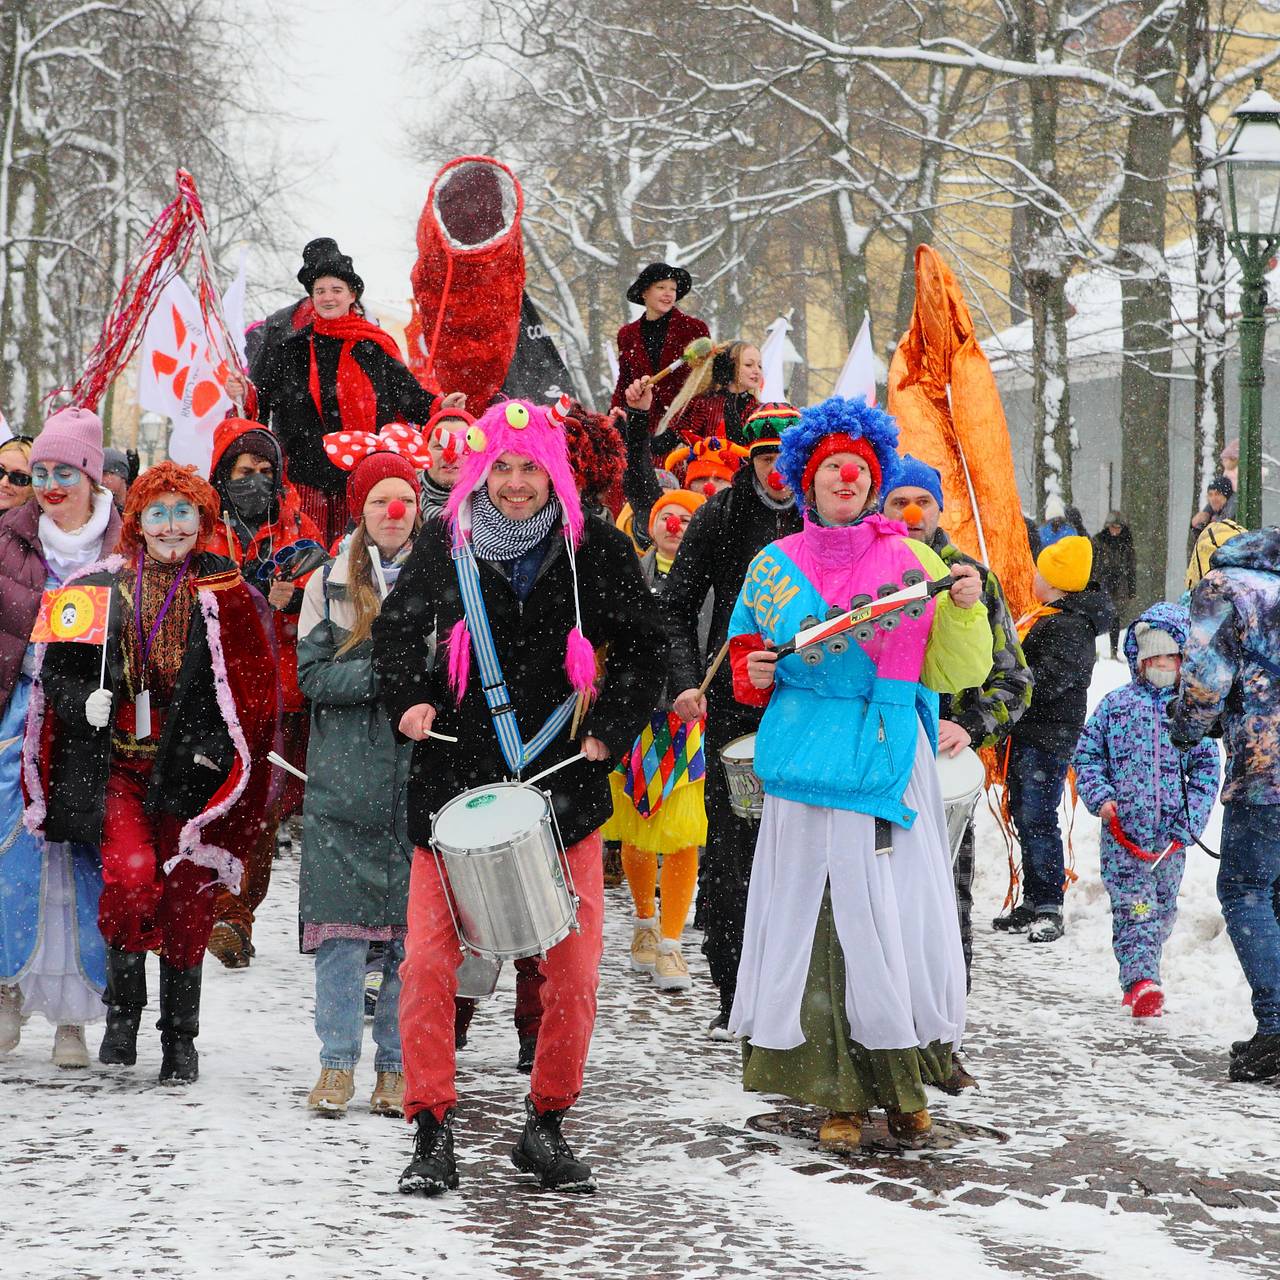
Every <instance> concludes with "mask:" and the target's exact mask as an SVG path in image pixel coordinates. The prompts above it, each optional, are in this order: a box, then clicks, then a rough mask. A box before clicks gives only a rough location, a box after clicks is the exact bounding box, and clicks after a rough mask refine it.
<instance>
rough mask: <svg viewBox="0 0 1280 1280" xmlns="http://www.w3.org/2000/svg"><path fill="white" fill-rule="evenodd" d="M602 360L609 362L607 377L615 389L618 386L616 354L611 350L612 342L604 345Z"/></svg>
mask: <svg viewBox="0 0 1280 1280" xmlns="http://www.w3.org/2000/svg"><path fill="white" fill-rule="evenodd" d="M604 358H605V359H606V360H607V361H608V362H609V377H610V378H611V379H612V380H613V385H614V386H615V387H616V386H617V385H618V353H617V352H616V351H615V350H614V349H613V343H612V342H606V343H605V344H604Z"/></svg>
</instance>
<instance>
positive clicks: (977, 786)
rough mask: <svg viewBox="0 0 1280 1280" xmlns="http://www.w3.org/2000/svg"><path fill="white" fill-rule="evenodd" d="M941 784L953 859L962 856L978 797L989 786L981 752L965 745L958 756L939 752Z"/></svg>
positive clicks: (953, 860)
mask: <svg viewBox="0 0 1280 1280" xmlns="http://www.w3.org/2000/svg"><path fill="white" fill-rule="evenodd" d="M936 763H937V766H938V786H939V787H940V788H941V790H942V807H943V808H944V809H945V810H946V814H947V837H948V839H949V840H950V841H951V861H952V862H953V863H954V862H955V860H956V859H957V858H958V857H959V856H960V843H961V841H962V840H963V839H964V833H965V829H966V828H967V827H968V825H969V823H970V821H971V820H972V818H973V811H974V809H975V808H976V807H977V804H978V797H979V796H981V795H982V789H983V787H984V786H986V782H987V770H986V766H985V765H984V764H983V763H982V760H981V759H980V758H979V756H978V753H977V752H976V751H975V750H974V749H973V748H972V747H965V749H964V750H963V751H961V752H958V753H957V754H956V755H954V756H947V755H939V756H938V757H937V760H936Z"/></svg>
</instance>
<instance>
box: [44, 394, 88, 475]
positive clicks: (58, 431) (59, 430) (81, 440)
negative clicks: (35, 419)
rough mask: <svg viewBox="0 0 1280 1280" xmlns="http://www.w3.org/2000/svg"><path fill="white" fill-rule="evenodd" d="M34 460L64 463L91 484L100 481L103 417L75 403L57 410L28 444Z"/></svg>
mask: <svg viewBox="0 0 1280 1280" xmlns="http://www.w3.org/2000/svg"><path fill="white" fill-rule="evenodd" d="M37 462H54V463H57V462H65V463H66V464H67V465H68V466H69V467H75V469H76V470H77V471H83V472H84V473H85V475H87V476H88V477H89V479H90V480H92V481H93V483H94V484H101V483H102V419H101V418H99V417H98V415H97V414H96V413H94V412H92V411H91V410H89V409H81V408H79V407H78V406H76V405H71V406H69V407H68V408H66V409H59V410H58V412H57V413H55V414H54V415H53V416H52V417H51V418H49V419H48V420H47V421H46V422H45V424H44V428H43V430H42V431H41V432H40V434H39V435H38V436H36V438H35V443H34V444H33V445H32V446H31V465H32V466H35V464H36V463H37Z"/></svg>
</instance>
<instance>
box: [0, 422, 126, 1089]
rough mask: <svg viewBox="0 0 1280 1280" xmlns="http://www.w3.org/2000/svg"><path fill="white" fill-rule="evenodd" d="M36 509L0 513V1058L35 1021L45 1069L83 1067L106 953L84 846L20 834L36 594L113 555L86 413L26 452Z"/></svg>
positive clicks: (94, 869) (115, 533)
mask: <svg viewBox="0 0 1280 1280" xmlns="http://www.w3.org/2000/svg"><path fill="white" fill-rule="evenodd" d="M30 469H31V483H32V488H33V489H34V491H35V501H34V502H25V503H23V504H22V505H21V506H18V507H15V508H13V509H12V510H10V511H7V512H5V513H4V514H3V515H2V516H0V706H3V712H0V743H8V744H9V745H8V746H7V747H4V748H0V830H4V831H16V832H17V835H16V838H15V839H14V841H13V843H12V844H11V845H10V846H9V848H8V849H7V850H5V852H4V853H3V854H0V1053H3V1052H6V1051H8V1050H11V1049H13V1048H15V1047H16V1046H17V1044H18V1040H19V1037H20V1035H21V1025H22V1023H21V1019H22V1017H23V1016H24V1015H25V1016H29V1015H31V1014H32V1013H43V1014H44V1016H45V1017H46V1018H47V1019H48V1020H49V1021H50V1022H52V1023H53V1024H54V1025H55V1026H56V1027H57V1031H56V1033H55V1035H54V1041H53V1061H54V1062H55V1063H56V1064H57V1065H58V1066H60V1067H87V1066H88V1065H89V1053H88V1049H87V1048H86V1046H85V1042H84V1024H85V1023H86V1022H91V1021H94V1020H96V1019H98V1018H100V1017H102V1015H103V1012H104V1010H103V1006H102V1001H101V992H102V989H103V986H104V985H105V982H106V956H105V949H104V946H103V942H102V935H101V934H100V933H99V932H98V926H97V909H98V896H99V894H100V893H101V890H102V872H101V870H100V868H99V865H98V851H97V850H96V849H95V848H93V847H92V846H90V845H82V844H74V843H64V842H61V841H50V842H46V841H45V840H43V839H42V838H41V837H39V836H37V835H33V834H31V833H30V832H27V831H25V830H23V829H22V825H21V814H22V792H21V788H20V786H19V780H18V779H19V770H20V765H21V758H22V747H21V740H22V737H23V734H24V727H25V724H26V718H27V704H28V702H29V701H30V697H31V691H32V688H33V679H32V672H33V670H34V659H35V646H34V645H32V644H31V642H30V637H31V629H32V627H33V626H34V625H35V620H36V614H37V613H38V612H39V608H40V598H41V595H42V594H43V592H44V591H45V589H46V588H47V587H56V586H60V585H61V584H62V583H63V582H64V581H65V580H66V579H68V578H70V577H71V576H72V575H73V574H75V573H77V572H78V571H80V570H82V569H84V568H85V567H87V566H88V565H91V564H93V563H95V562H96V561H98V560H101V559H102V558H103V557H104V556H106V555H107V554H109V553H110V552H111V551H112V550H113V549H114V547H115V544H116V539H117V538H118V537H119V535H120V516H119V514H118V513H117V511H116V509H115V505H114V504H113V503H112V501H111V495H110V494H109V493H108V492H107V491H106V490H105V489H104V488H103V487H102V421H101V419H99V417H98V415H97V414H96V413H92V412H90V411H89V410H88V409H81V408H75V407H72V408H67V409H61V410H59V411H58V412H57V413H55V414H54V415H53V416H52V417H51V418H50V419H49V420H48V422H46V423H45V425H44V429H43V430H42V431H41V432H40V434H39V435H38V436H37V437H36V439H35V441H34V443H33V444H32V445H31V453H30Z"/></svg>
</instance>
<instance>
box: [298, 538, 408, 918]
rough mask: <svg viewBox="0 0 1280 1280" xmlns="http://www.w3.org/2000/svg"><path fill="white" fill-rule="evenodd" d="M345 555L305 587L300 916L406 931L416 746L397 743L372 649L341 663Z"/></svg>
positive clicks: (301, 681)
mask: <svg viewBox="0 0 1280 1280" xmlns="http://www.w3.org/2000/svg"><path fill="white" fill-rule="evenodd" d="M346 584H347V553H346V551H343V552H342V554H341V555H340V556H339V557H338V559H337V560H336V561H335V562H334V564H333V565H332V566H331V568H330V570H329V572H328V573H327V574H326V573H316V574H313V575H312V577H311V580H310V582H308V584H307V590H306V597H305V600H304V603H303V608H302V613H301V615H300V619H299V627H298V634H299V639H298V685H299V687H300V688H301V689H302V692H303V693H304V694H305V695H306V696H307V697H308V698H309V699H310V700H311V737H310V741H309V743H308V746H307V790H306V800H305V802H304V805H303V811H302V812H303V829H302V869H301V876H300V884H299V894H298V914H299V916H300V918H301V919H302V920H303V921H304V922H305V923H309V924H351V925H362V926H365V927H368V928H379V927H383V926H387V925H394V926H403V925H404V923H405V914H406V911H407V908H408V901H409V865H410V859H411V858H412V856H413V845H412V842H411V841H410V840H409V836H408V830H407V825H406V812H407V810H406V802H407V796H408V786H409V760H410V756H411V754H412V743H408V742H404V743H401V744H400V745H399V746H397V745H396V742H395V738H394V735H393V734H392V731H391V722H390V721H389V720H388V719H387V713H386V711H385V710H384V709H383V706H382V703H381V701H380V699H379V696H378V681H377V677H376V676H375V674H374V670H373V642H372V641H366V642H365V643H364V644H362V645H359V646H358V647H357V648H355V649H353V650H351V651H349V652H347V653H344V654H343V655H342V656H341V657H339V656H338V652H337V651H338V649H339V648H341V646H342V644H343V643H344V642H345V640H346V638H347V636H348V635H349V634H350V633H349V631H348V630H347V629H346V628H345V627H344V626H342V625H341V621H348V622H349V621H351V616H350V612H349V610H350V606H349V605H347V603H346Z"/></svg>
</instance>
